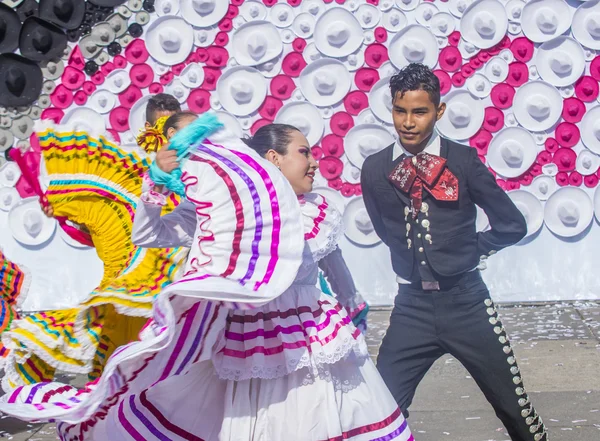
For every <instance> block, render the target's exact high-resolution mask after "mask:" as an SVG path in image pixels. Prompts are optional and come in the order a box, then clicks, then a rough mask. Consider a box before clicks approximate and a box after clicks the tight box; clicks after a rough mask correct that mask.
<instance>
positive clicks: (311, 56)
mask: <svg viewBox="0 0 600 441" xmlns="http://www.w3.org/2000/svg"><path fill="white" fill-rule="evenodd" d="M302 56H303V57H304V61H306V63H307V64H310V63H312V62H313V61H317V60H320V59H321V58H323V54H322V53H321V52H319V49H317V45H316V44H314V43H308V44H307V45H306V47H305V48H304V50H303V51H302Z"/></svg>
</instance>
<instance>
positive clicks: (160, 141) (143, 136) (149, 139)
mask: <svg viewBox="0 0 600 441" xmlns="http://www.w3.org/2000/svg"><path fill="white" fill-rule="evenodd" d="M167 119H169V117H168V116H162V117H160V118H158V119H157V120H156V122H155V123H154V125H153V126H152V127H150V128H149V129H142V130H140V134H139V135H138V137H137V143H138V145H139V146H140V147H141V148H143V149H144V150H145V151H146V152H147V153H156V152H157V151H158V150H159V149H160V148H161V147H162V146H163V145H165V144H166V143H167V137H166V136H165V135H164V134H163V128H164V126H165V122H167Z"/></svg>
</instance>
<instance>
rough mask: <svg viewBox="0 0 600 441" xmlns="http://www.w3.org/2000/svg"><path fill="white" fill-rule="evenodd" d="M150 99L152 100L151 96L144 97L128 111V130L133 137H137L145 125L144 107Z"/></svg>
mask: <svg viewBox="0 0 600 441" xmlns="http://www.w3.org/2000/svg"><path fill="white" fill-rule="evenodd" d="M150 98H152V96H151V95H144V96H143V97H141V98H140V99H139V100H137V101H136V103H135V104H134V105H133V106H132V107H131V110H130V111H129V130H130V132H131V133H132V134H133V136H137V135H138V134H139V133H140V130H142V129H143V128H144V127H145V125H146V106H147V105H148V101H150Z"/></svg>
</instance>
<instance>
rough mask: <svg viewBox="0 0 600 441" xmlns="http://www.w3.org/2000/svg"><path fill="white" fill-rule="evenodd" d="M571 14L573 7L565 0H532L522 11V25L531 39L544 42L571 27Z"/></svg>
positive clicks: (535, 41) (524, 31)
mask: <svg viewBox="0 0 600 441" xmlns="http://www.w3.org/2000/svg"><path fill="white" fill-rule="evenodd" d="M571 14H572V13H571V8H570V7H569V5H568V4H567V2H565V1H564V0H531V1H529V2H527V3H526V4H525V6H524V7H523V11H522V12H521V27H522V29H523V33H524V34H525V36H526V37H527V38H529V39H530V40H531V41H533V42H534V43H543V42H545V41H549V40H552V39H553V38H554V37H558V36H559V35H562V34H564V33H565V32H566V31H567V30H568V29H569V28H570V27H571Z"/></svg>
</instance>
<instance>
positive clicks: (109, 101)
mask: <svg viewBox="0 0 600 441" xmlns="http://www.w3.org/2000/svg"><path fill="white" fill-rule="evenodd" d="M116 104H117V97H116V96H115V94H114V93H111V92H109V91H108V90H106V89H99V90H96V91H95V92H94V93H93V94H92V95H91V96H90V97H89V98H88V101H87V107H89V108H90V109H91V110H93V111H94V112H98V113H99V114H102V115H104V114H106V113H109V112H110V111H111V110H112V109H113V108H114V107H115V106H116Z"/></svg>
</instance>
